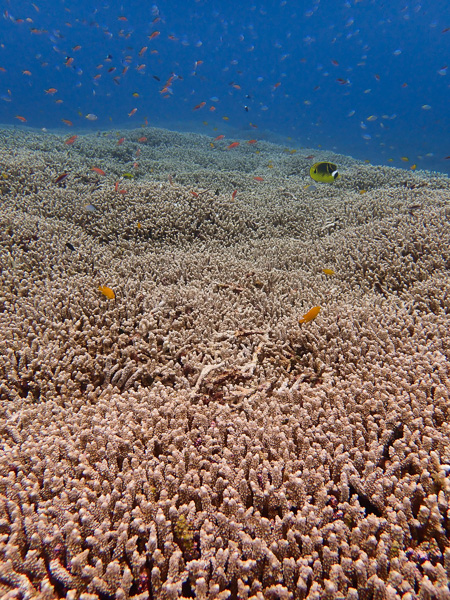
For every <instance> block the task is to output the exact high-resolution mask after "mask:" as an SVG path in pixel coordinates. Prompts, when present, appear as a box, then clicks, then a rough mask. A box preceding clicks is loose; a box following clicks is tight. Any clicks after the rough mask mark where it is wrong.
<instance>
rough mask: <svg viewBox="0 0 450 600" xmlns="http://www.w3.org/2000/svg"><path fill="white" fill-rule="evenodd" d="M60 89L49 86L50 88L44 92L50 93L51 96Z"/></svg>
mask: <svg viewBox="0 0 450 600" xmlns="http://www.w3.org/2000/svg"><path fill="white" fill-rule="evenodd" d="M57 91H58V90H57V89H56V88H48V90H44V92H45V93H46V94H49V95H50V96H53V94H56V92H57Z"/></svg>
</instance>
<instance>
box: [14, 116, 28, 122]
mask: <svg viewBox="0 0 450 600" xmlns="http://www.w3.org/2000/svg"><path fill="white" fill-rule="evenodd" d="M14 118H15V119H19V121H22V123H26V121H27V120H26V119H25V117H21V116H20V115H16V116H15V117H14Z"/></svg>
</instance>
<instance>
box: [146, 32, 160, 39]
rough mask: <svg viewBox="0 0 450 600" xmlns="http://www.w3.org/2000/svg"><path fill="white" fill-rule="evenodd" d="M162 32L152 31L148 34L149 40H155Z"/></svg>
mask: <svg viewBox="0 0 450 600" xmlns="http://www.w3.org/2000/svg"><path fill="white" fill-rule="evenodd" d="M160 33H161V32H160V31H154V32H153V33H151V34H150V35H149V36H148V39H149V40H153V39H154V38H155V37H158V35H159V34H160Z"/></svg>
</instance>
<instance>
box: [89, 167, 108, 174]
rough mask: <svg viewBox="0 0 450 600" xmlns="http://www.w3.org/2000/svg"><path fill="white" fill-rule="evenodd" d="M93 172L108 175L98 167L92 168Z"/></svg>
mask: <svg viewBox="0 0 450 600" xmlns="http://www.w3.org/2000/svg"><path fill="white" fill-rule="evenodd" d="M91 171H95V172H96V173H98V174H99V175H106V173H105V171H103V170H102V169H99V168H98V167H91Z"/></svg>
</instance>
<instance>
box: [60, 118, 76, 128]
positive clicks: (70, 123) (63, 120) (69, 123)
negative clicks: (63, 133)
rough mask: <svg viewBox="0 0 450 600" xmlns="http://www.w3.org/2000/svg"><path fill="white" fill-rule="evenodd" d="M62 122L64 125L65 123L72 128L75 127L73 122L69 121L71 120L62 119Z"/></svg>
mask: <svg viewBox="0 0 450 600" xmlns="http://www.w3.org/2000/svg"><path fill="white" fill-rule="evenodd" d="M61 121H62V122H63V123H65V124H66V125H68V126H69V127H72V126H73V123H72V121H69V119H61Z"/></svg>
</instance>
